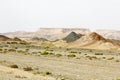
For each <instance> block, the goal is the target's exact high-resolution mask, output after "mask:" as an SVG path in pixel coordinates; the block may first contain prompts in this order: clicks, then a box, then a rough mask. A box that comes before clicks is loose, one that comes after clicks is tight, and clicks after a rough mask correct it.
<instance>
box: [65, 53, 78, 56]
mask: <svg viewBox="0 0 120 80" xmlns="http://www.w3.org/2000/svg"><path fill="white" fill-rule="evenodd" d="M67 56H68V57H76V55H75V54H72V53H70V54H68V55H67Z"/></svg>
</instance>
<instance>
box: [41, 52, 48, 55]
mask: <svg viewBox="0 0 120 80" xmlns="http://www.w3.org/2000/svg"><path fill="white" fill-rule="evenodd" d="M48 54H49V53H48V52H47V51H43V52H41V55H48Z"/></svg>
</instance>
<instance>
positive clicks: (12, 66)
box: [9, 64, 18, 68]
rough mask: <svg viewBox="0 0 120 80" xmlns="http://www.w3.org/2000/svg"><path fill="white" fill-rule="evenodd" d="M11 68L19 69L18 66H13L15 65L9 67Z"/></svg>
mask: <svg viewBox="0 0 120 80" xmlns="http://www.w3.org/2000/svg"><path fill="white" fill-rule="evenodd" d="M9 66H10V67H11V68H18V65H16V64H13V65H9Z"/></svg>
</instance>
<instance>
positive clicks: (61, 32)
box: [3, 28, 90, 41]
mask: <svg viewBox="0 0 120 80" xmlns="http://www.w3.org/2000/svg"><path fill="white" fill-rule="evenodd" d="M72 31H73V32H76V33H80V34H87V33H89V32H90V30H89V29H84V28H40V29H38V30H37V31H36V32H25V31H17V32H9V33H4V34H3V35H5V36H8V37H13V38H14V37H18V38H25V39H31V38H33V37H38V38H46V39H48V40H51V41H54V40H56V39H62V38H64V37H66V36H67V35H68V34H69V33H71V32H72Z"/></svg>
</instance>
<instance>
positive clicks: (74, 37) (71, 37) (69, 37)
mask: <svg viewBox="0 0 120 80" xmlns="http://www.w3.org/2000/svg"><path fill="white" fill-rule="evenodd" d="M82 36H83V35H82V34H77V33H75V32H71V33H70V34H68V35H67V36H66V37H65V38H63V40H65V41H66V42H68V43H69V42H73V41H75V40H77V39H79V38H80V37H82Z"/></svg>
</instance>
